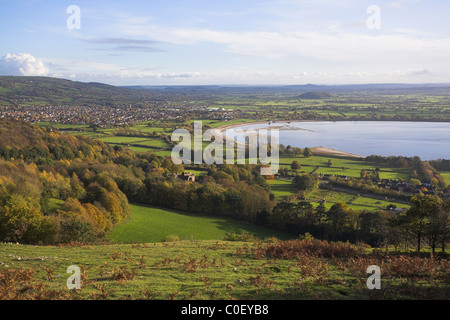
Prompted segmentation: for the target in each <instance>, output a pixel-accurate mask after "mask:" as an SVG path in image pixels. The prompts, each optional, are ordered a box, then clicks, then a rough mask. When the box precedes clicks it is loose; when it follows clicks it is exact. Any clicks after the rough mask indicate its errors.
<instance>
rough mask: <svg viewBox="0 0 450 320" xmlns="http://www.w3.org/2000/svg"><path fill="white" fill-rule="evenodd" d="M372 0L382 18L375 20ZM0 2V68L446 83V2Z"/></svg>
mask: <svg viewBox="0 0 450 320" xmlns="http://www.w3.org/2000/svg"><path fill="white" fill-rule="evenodd" d="M70 5H76V6H78V7H79V9H80V19H79V21H80V28H79V29H72V30H71V29H69V28H68V27H67V23H66V22H67V19H68V18H69V17H70V16H71V15H70V14H68V13H67V8H68V7H69V6H70ZM371 5H374V6H376V8H378V9H379V16H377V17H376V18H378V17H379V20H377V19H376V20H371V18H373V14H374V13H375V12H374V11H370V12H368V11H367V9H368V8H369V6H371ZM0 7H1V10H0V28H1V30H2V31H1V33H0V74H8V75H9V74H13V75H45V76H53V77H61V78H66V79H72V80H78V81H97V82H104V83H109V84H114V85H165V84H186V85H191V84H192V85H196V84H306V83H316V84H349V83H381V82H402V83H436V82H450V81H449V79H450V78H449V76H450V59H449V57H450V19H448V18H449V12H450V1H447V0H379V1H378V0H371V1H365V0H339V1H336V0H279V1H277V0H267V1H265V0H258V1H256V0H240V1H235V0H231V1H230V0H228V1H213V0H209V1H206V0H196V1H192V0H184V1H181V0H180V1H178V0H177V1H170V0H166V1H159V0H152V1H144V0H131V1H117V0H113V1H77V0H71V1H56V0H15V1H4V0H0ZM368 20H369V21H372V22H373V21H375V22H379V28H369V27H368V24H367V22H368ZM372 25H373V23H372Z"/></svg>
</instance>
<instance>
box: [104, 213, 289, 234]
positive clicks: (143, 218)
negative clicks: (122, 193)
mask: <svg viewBox="0 0 450 320" xmlns="http://www.w3.org/2000/svg"><path fill="white" fill-rule="evenodd" d="M130 207H131V217H130V219H129V220H128V221H126V222H124V223H123V224H121V225H119V226H117V227H115V228H114V230H113V231H112V233H111V234H110V235H109V239H110V240H112V241H114V242H118V243H150V242H161V241H164V240H165V239H166V237H167V236H170V235H176V236H178V237H179V238H180V239H186V240H187V239H192V240H194V239H195V240H223V238H224V236H225V234H226V233H227V232H230V233H241V232H243V231H247V232H249V233H251V234H254V235H255V236H256V237H258V238H261V239H264V238H269V237H272V236H274V237H277V238H279V239H289V238H290V237H295V236H290V235H288V234H285V233H282V232H277V231H273V230H270V229H268V228H263V227H258V226H256V225H252V224H249V223H246V222H245V221H237V220H233V219H226V218H221V217H208V216H199V215H197V214H196V215H193V214H186V213H182V212H179V211H176V210H169V209H164V208H156V207H151V206H144V205H137V204H132V205H131V206H130Z"/></svg>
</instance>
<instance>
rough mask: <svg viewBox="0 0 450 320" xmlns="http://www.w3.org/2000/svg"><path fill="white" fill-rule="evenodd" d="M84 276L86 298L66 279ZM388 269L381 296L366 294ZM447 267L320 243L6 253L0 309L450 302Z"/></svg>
mask: <svg viewBox="0 0 450 320" xmlns="http://www.w3.org/2000/svg"><path fill="white" fill-rule="evenodd" d="M72 265H75V266H78V267H79V268H80V271H81V289H80V290H77V291H69V290H68V289H67V287H66V281H67V278H68V277H69V274H67V272H66V270H67V268H68V267H69V266H72ZM369 265H379V266H381V267H382V276H381V281H382V283H381V289H380V290H369V289H368V288H367V285H366V281H367V278H368V275H367V273H366V269H367V267H368V266H369ZM448 275H449V268H448V260H447V258H445V257H442V259H439V260H438V259H434V258H430V257H429V255H422V256H413V255H411V254H399V253H396V254H394V253H381V252H377V253H376V252H374V253H370V252H369V251H367V249H366V248H364V247H355V246H352V245H349V244H332V243H326V242H321V241H291V242H279V243H262V242H230V241H206V240H203V241H179V242H171V243H167V242H166V243H154V244H134V245H130V244H129V245H99V246H62V247H52V246H45V247H35V246H26V245H16V244H0V282H1V284H2V285H1V286H0V299H8V300H10V299H102V300H103V299H113V300H118V299H158V300H159V299H163V300H173V299H177V300H191V299H194V300H203V299H205V300H217V299H226V300H231V299H233V300H235V299H261V300H265V299H282V300H288V299H296V300H297V299H342V300H343V299H371V300H373V299H446V298H447V293H448V289H449V286H448V281H447V282H446V281H445V279H448Z"/></svg>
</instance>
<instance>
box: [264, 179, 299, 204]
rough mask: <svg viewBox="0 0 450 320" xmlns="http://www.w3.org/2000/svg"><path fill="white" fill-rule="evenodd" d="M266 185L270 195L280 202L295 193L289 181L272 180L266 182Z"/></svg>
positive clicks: (295, 190)
mask: <svg viewBox="0 0 450 320" xmlns="http://www.w3.org/2000/svg"><path fill="white" fill-rule="evenodd" d="M267 183H268V184H269V186H270V189H271V190H272V193H273V194H274V195H275V196H276V197H277V198H278V199H280V200H282V199H284V198H286V197H287V196H290V195H293V194H295V193H296V192H297V189H296V188H295V187H294V185H293V183H292V181H291V180H286V179H273V180H268V181H267Z"/></svg>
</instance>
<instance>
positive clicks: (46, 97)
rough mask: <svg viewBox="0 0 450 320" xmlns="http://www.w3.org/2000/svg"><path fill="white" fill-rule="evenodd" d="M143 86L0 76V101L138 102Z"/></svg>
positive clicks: (114, 104)
mask: <svg viewBox="0 0 450 320" xmlns="http://www.w3.org/2000/svg"><path fill="white" fill-rule="evenodd" d="M150 96H151V95H150V93H149V92H147V91H144V90H133V89H129V88H123V87H115V86H111V85H107V84H102V83H93V82H90V83H84V82H78V81H70V80H65V79H57V78H49V77H22V76H21V77H16V76H0V105H47V104H48V105H61V104H63V105H100V106H102V105H106V106H124V105H129V104H130V103H135V102H142V100H143V99H144V98H145V97H146V98H149V97H150Z"/></svg>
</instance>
